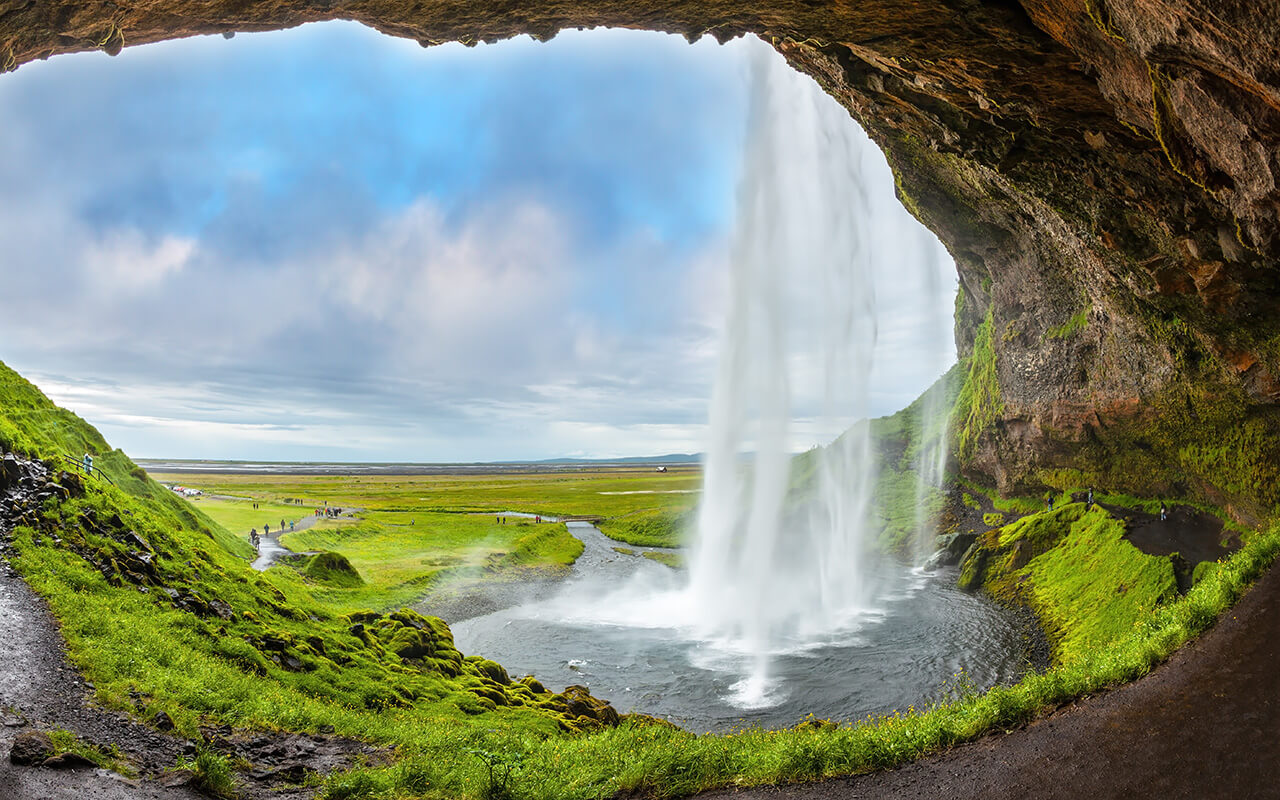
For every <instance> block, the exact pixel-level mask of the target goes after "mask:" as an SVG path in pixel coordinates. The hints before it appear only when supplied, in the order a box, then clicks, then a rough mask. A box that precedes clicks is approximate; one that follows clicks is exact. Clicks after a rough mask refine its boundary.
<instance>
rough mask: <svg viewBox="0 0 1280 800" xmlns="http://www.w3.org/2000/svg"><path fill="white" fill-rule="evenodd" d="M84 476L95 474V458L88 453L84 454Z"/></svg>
mask: <svg viewBox="0 0 1280 800" xmlns="http://www.w3.org/2000/svg"><path fill="white" fill-rule="evenodd" d="M84 474H85V475H92V474H93V456H91V455H89V454H88V453H85V454H84Z"/></svg>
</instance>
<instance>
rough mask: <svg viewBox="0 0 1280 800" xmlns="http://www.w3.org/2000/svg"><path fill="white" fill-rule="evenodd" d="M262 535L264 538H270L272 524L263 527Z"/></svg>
mask: <svg viewBox="0 0 1280 800" xmlns="http://www.w3.org/2000/svg"><path fill="white" fill-rule="evenodd" d="M262 535H263V536H270V535H271V523H270V522H268V523H267V524H266V525H263V526H262Z"/></svg>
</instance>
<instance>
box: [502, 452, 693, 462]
mask: <svg viewBox="0 0 1280 800" xmlns="http://www.w3.org/2000/svg"><path fill="white" fill-rule="evenodd" d="M701 460H702V454H701V453H669V454H668V455H665V456H631V457H629V458H545V459H543V460H541V461H496V462H494V463H496V464H697V463H698V462H700V461H701Z"/></svg>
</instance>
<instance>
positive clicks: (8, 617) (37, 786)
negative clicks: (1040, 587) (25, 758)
mask: <svg viewBox="0 0 1280 800" xmlns="http://www.w3.org/2000/svg"><path fill="white" fill-rule="evenodd" d="M0 653H3V654H4V658H3V661H2V662H0V710H2V711H3V713H0V717H2V718H3V719H2V722H3V724H0V754H3V760H2V761H0V797H3V798H4V800H63V799H64V798H65V800H141V799H142V798H145V799H146V800H196V799H197V798H200V797H202V795H200V794H197V793H196V792H194V791H193V790H191V789H188V788H183V787H178V788H167V787H164V786H161V785H159V784H158V783H157V782H154V781H126V780H124V779H123V778H121V777H120V776H118V775H114V774H113V773H109V772H106V771H105V770H99V769H77V770H50V769H39V768H32V767H15V766H13V765H12V764H10V763H9V760H8V758H7V756H8V753H9V748H10V745H11V744H12V742H13V740H14V739H15V738H17V736H18V735H19V734H21V733H23V732H24V731H27V730H32V729H34V728H39V729H42V730H48V729H49V728H53V727H57V728H63V729H66V730H72V731H75V732H76V733H77V734H79V735H80V736H81V738H83V739H85V740H87V741H89V742H91V743H94V744H97V745H100V746H109V745H111V744H119V745H120V746H121V747H123V748H125V749H126V750H128V751H129V752H130V754H131V755H133V757H134V760H135V763H137V765H138V767H139V768H140V769H141V770H142V771H143V772H151V773H155V772H159V771H161V770H163V769H165V768H168V767H172V766H173V765H174V763H175V762H176V761H177V760H178V758H179V757H180V756H181V755H182V754H183V750H184V748H185V747H186V744H187V743H186V742H184V741H182V740H179V739H175V738H173V737H170V736H165V735H164V734H161V733H159V732H158V731H155V730H152V729H151V728H147V727H144V726H142V725H138V724H137V723H135V722H132V721H131V720H129V719H127V718H125V717H124V716H123V715H120V714H115V713H112V712H107V711H102V710H99V709H94V708H91V707H89V706H88V705H87V704H86V696H87V687H86V686H85V684H84V682H83V681H82V680H81V679H80V676H79V675H78V674H77V673H76V671H75V670H74V669H72V668H71V667H70V665H69V664H68V663H67V660H66V656H65V654H64V651H63V645H62V636H61V634H60V633H59V632H58V627H57V625H56V623H55V622H54V621H53V617H52V615H51V614H50V613H49V611H48V609H47V608H46V607H45V604H44V601H43V600H41V599H40V598H39V597H38V596H37V595H36V594H35V592H33V591H32V590H31V588H30V587H28V586H27V584H26V583H25V582H24V581H23V580H22V579H21V578H19V577H18V576H17V575H16V574H15V573H14V572H13V571H12V570H11V569H10V568H9V565H8V564H7V563H5V562H4V560H3V559H2V558H0Z"/></svg>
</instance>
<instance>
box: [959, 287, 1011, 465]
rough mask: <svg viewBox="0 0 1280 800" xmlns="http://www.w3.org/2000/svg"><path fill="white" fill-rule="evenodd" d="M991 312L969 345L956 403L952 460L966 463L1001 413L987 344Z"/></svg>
mask: <svg viewBox="0 0 1280 800" xmlns="http://www.w3.org/2000/svg"><path fill="white" fill-rule="evenodd" d="M992 315H993V311H992V310H988V311H987V317H986V319H985V320H983V322H982V324H981V325H979V326H978V330H977V333H976V335H975V336H974V341H973V354H972V355H971V356H970V357H969V359H968V365H967V366H968V369H967V374H966V375H965V380H964V385H963V386H961V388H960V395H959V398H958V399H957V401H956V406H955V412H954V415H953V425H952V428H953V430H954V431H955V437H956V456H957V457H958V458H959V459H960V460H961V462H962V463H963V462H966V461H970V460H972V458H973V455H974V449H975V447H976V445H977V441H978V437H979V436H980V435H981V434H982V433H983V431H985V430H987V429H988V428H990V427H991V426H992V425H994V424H995V423H996V421H997V420H999V419H1000V416H1001V414H1003V413H1004V403H1003V402H1002V401H1001V399H1000V381H999V377H998V376H997V374H996V353H995V348H994V347H993V346H992V342H991V331H992V326H993V325H994V322H993V316H992Z"/></svg>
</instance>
